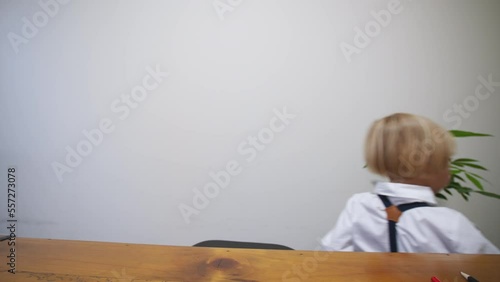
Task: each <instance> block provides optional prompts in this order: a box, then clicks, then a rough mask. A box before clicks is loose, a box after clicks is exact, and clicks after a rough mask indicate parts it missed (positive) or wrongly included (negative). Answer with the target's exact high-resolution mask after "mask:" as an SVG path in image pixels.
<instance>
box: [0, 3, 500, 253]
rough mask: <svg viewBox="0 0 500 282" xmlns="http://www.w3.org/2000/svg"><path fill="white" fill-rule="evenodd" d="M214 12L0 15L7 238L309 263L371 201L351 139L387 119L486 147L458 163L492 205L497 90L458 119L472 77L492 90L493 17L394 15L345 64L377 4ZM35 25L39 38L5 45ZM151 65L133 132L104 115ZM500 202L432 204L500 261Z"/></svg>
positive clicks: (491, 8)
mask: <svg viewBox="0 0 500 282" xmlns="http://www.w3.org/2000/svg"><path fill="white" fill-rule="evenodd" d="M46 1H48V0H42V2H43V3H44V2H46ZM221 1H222V2H221V3H226V0H221ZM213 3H214V2H212V1H211V0H210V1H96V0H94V1H76V0H75V1H70V2H69V3H67V4H57V8H58V11H57V12H54V13H53V14H52V15H51V16H48V17H47V19H48V21H47V22H46V23H43V20H44V19H43V15H42V14H40V13H38V14H36V13H37V12H39V11H43V10H42V8H41V6H40V5H39V4H38V1H18V0H2V1H1V2H0V34H1V36H2V37H1V38H2V39H1V40H0V62H1V63H0V128H1V135H0V168H1V170H2V172H1V173H0V183H2V184H1V186H0V187H4V188H5V187H6V183H7V179H6V176H7V175H6V170H7V168H8V167H9V166H11V165H14V166H15V167H16V168H17V173H16V177H17V184H18V188H17V189H18V190H17V196H16V200H17V218H18V219H19V223H18V230H17V232H18V233H17V236H21V237H41V238H59V239H78V240H98V241H118V242H136V243H151V244H174V245H192V244H194V243H196V242H199V241H202V240H206V239H214V238H219V239H233V240H247V241H263V242H275V243H281V244H285V245H289V246H291V247H293V248H297V249H312V248H314V247H315V246H317V242H316V239H317V238H319V237H321V236H322V235H324V234H325V233H326V232H327V231H328V230H329V229H330V228H331V227H332V226H333V225H334V223H335V220H336V218H337V216H338V215H339V213H340V211H341V209H342V208H343V206H344V203H345V201H346V199H347V198H348V197H349V196H350V195H352V194H353V193H356V192H362V191H369V190H370V189H371V185H370V181H371V180H372V179H375V178H376V177H375V176H373V175H370V174H369V173H368V172H367V171H366V170H364V169H363V168H362V167H363V164H364V162H363V158H362V143H363V138H364V135H365V133H366V130H367V128H368V126H369V124H370V123H371V122H372V121H373V120H374V119H376V118H380V117H382V116H384V115H387V114H390V113H393V112H412V113H417V114H421V115H425V116H428V117H430V118H432V119H434V120H436V121H437V122H439V123H440V124H442V125H443V126H446V127H447V128H450V129H451V128H453V127H458V128H459V129H463V130H475V131H481V132H488V133H492V134H494V135H495V136H497V137H495V138H489V139H471V140H463V141H461V142H460V144H459V145H460V147H459V152H460V155H463V156H467V157H474V158H478V159H480V160H481V162H482V163H483V164H484V165H485V166H487V167H488V168H490V171H489V172H488V173H486V174H485V177H486V178H487V179H488V180H489V181H490V182H491V183H492V184H491V185H488V186H487V189H489V190H491V191H493V192H496V193H500V188H499V186H498V183H500V150H499V149H500V139H499V138H500V123H499V121H500V112H499V111H498V109H499V108H500V98H499V97H498V94H499V92H500V88H498V84H497V86H496V89H494V90H495V92H493V93H492V94H491V95H490V97H489V98H487V99H485V100H481V101H479V104H478V105H477V109H474V110H471V111H467V112H466V113H465V114H468V116H467V117H465V115H464V116H463V117H461V116H460V115H459V114H458V113H457V112H453V106H454V105H458V104H462V102H463V101H464V99H472V98H467V97H469V96H473V95H474V91H475V89H476V86H477V85H478V84H479V81H478V78H477V77H478V76H483V77H488V75H489V74H492V75H493V80H494V81H500V53H499V52H498V50H500V36H499V34H498V28H499V27H500V18H499V17H498V12H499V11H500V5H499V2H498V1H440V2H439V3H437V2H435V1H413V2H412V1H404V0H402V1H401V2H400V4H399V8H398V9H400V12H399V13H398V14H393V15H392V17H391V21H390V22H389V23H388V24H387V25H386V26H385V27H382V28H381V30H380V32H379V33H378V34H377V35H375V36H374V38H372V39H371V41H370V42H369V44H367V46H366V47H365V48H360V50H359V54H354V55H352V56H351V57H350V59H351V62H350V63H348V61H347V58H346V56H344V54H343V52H342V51H341V48H340V45H341V43H342V42H345V43H347V44H354V43H353V41H354V38H355V35H356V32H355V31H354V28H355V27H360V28H362V29H364V28H365V25H366V24H367V23H369V22H370V21H373V16H372V15H371V14H370V12H371V11H380V10H382V9H387V5H388V3H389V1H347V0H346V1H242V2H241V3H240V2H238V1H232V3H233V4H235V7H232V8H231V10H228V11H225V12H224V13H223V14H222V17H223V18H224V19H223V20H222V19H221V17H219V15H218V13H217V11H216V10H215V8H214V6H213ZM215 3H217V2H215ZM239 3H240V4H239ZM238 4H239V5H238ZM55 7H56V6H51V7H50V8H52V10H55ZM34 15H38V16H39V17H40V18H38V20H39V21H42V22H41V23H40V22H39V24H42V25H43V24H45V25H44V26H42V27H40V28H38V30H37V31H36V32H33V31H31V34H30V33H29V32H30V31H29V30H26V31H25V33H26V34H25V35H28V36H29V37H31V38H25V39H24V41H23V42H24V43H19V42H20V41H16V42H17V43H12V42H11V39H9V33H15V34H17V35H18V36H23V37H24V36H25V35H23V26H24V25H26V24H25V22H24V21H23V17H26V18H27V20H28V21H30V22H33V16H34ZM35 27H36V26H35ZM12 36H13V35H12V34H11V35H10V37H12ZM17 40H19V37H18V38H17ZM16 48H17V49H18V50H17V51H18V52H17V53H16V52H15V49H16ZM157 66H158V68H159V69H160V70H161V71H162V72H168V73H169V76H168V77H167V78H160V80H162V81H161V83H158V85H157V87H156V88H155V89H153V90H151V91H149V92H148V94H147V97H146V98H145V99H144V100H143V101H142V102H140V103H138V104H137V105H136V108H135V109H132V110H131V112H130V115H128V116H126V117H125V115H124V112H121V111H117V110H116V109H115V111H113V110H112V109H111V106H112V105H113V103H118V104H115V106H117V105H118V106H122V107H123V105H124V104H122V102H120V101H119V100H118V102H114V101H115V100H116V99H120V95H122V94H126V95H128V94H130V93H131V91H132V89H134V87H136V86H140V85H142V81H143V79H144V78H145V77H147V76H148V72H147V71H146V68H147V67H151V68H153V69H154V68H156V67H157ZM153 82H154V81H148V83H150V84H152V83H153ZM134 91H135V90H134ZM471 101H472V100H471ZM471 105H472V104H471ZM285 107H286V110H287V111H288V112H289V113H291V114H293V115H295V118H293V119H291V120H290V122H289V124H288V125H287V126H286V127H284V129H283V130H282V131H281V132H276V133H275V134H274V138H273V140H272V141H271V142H270V143H269V144H265V148H261V149H262V150H261V151H258V152H257V154H256V156H255V158H254V159H251V155H250V153H249V152H246V153H243V154H242V153H240V152H238V150H237V149H238V147H239V146H240V144H242V142H245V140H246V139H247V137H248V136H255V135H257V134H258V133H259V131H260V130H262V129H263V128H266V127H269V123H270V121H273V117H274V116H275V113H274V109H276V110H279V111H281V110H282V109H283V108H285ZM469 109H470V105H469ZM448 110H451V112H449V113H447V111H448ZM445 115H449V116H448V117H447V118H445ZM120 117H122V118H123V120H122V119H120ZM106 119H108V122H109V123H110V124H111V126H113V128H114V130H113V131H112V132H109V133H105V134H103V138H102V141H101V142H100V143H99V144H98V145H97V146H93V147H92V149H91V150H92V151H91V152H90V153H89V154H88V156H85V157H83V158H82V160H81V163H80V164H78V165H76V166H75V167H74V168H71V167H70V166H69V165H68V169H71V170H72V171H71V172H66V173H63V174H62V176H61V177H62V182H60V181H59V180H58V178H57V175H56V173H55V172H54V169H53V163H54V162H58V163H60V164H61V165H67V163H66V161H65V157H66V155H67V150H66V149H65V147H66V146H69V147H71V148H73V149H75V148H76V146H77V145H78V144H79V143H82V142H84V140H86V137H85V136H84V134H83V133H82V131H83V130H87V131H89V130H92V129H95V128H98V127H99V123H100V122H101V121H103V120H106ZM458 119H460V121H461V122H460V124H458V122H457V120H458ZM277 125H279V124H277ZM267 133H269V132H267ZM263 134H265V133H263ZM264 137H266V136H264ZM82 144H83V143H82ZM242 146H245V147H244V148H243V149H244V150H249V149H248V148H250V147H249V145H248V146H247V145H242ZM248 158H249V159H250V160H247V159H248ZM231 161H235V162H237V163H238V164H239V169H240V170H241V173H239V174H238V175H235V176H232V177H231V179H230V184H229V185H228V186H227V187H226V188H224V189H222V190H221V191H220V192H219V193H218V195H217V196H215V197H214V198H213V199H209V204H208V206H207V207H206V208H204V209H202V210H201V211H199V213H198V214H196V215H192V216H191V217H190V223H186V221H185V220H184V219H183V216H182V214H181V212H180V211H179V206H180V205H181V204H182V203H184V204H187V205H191V206H192V205H193V203H192V200H193V197H194V195H195V194H194V192H193V189H194V188H197V189H200V190H202V189H203V187H204V186H205V185H206V184H207V183H210V182H211V178H210V176H209V173H210V172H212V171H214V172H215V171H219V170H222V169H224V168H225V166H226V165H227V164H228V162H231ZM4 188H2V189H0V190H1V191H3V192H1V193H0V203H2V204H1V205H0V206H1V207H0V208H1V209H0V219H1V220H2V224H3V225H6V220H7V207H6V202H7V199H6V198H7V192H6V189H4ZM498 203H499V202H498V200H492V199H486V198H485V197H482V196H473V197H472V199H471V201H470V202H464V201H463V200H462V199H461V198H459V197H458V196H456V197H455V198H454V199H453V200H451V201H448V202H443V204H444V205H448V206H451V207H453V208H456V209H458V210H460V211H461V212H463V213H465V214H466V215H467V216H468V217H469V218H470V219H471V220H473V221H474V222H475V223H476V224H477V226H478V228H480V229H481V230H482V231H483V232H484V233H485V235H486V236H487V237H488V238H489V239H490V240H492V241H493V242H494V243H495V244H496V245H497V246H500V229H499V226H500V224H499V220H498V217H496V215H498V214H499V213H500V205H499V204H498ZM0 233H5V232H0Z"/></svg>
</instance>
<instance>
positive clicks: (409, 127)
mask: <svg viewBox="0 0 500 282" xmlns="http://www.w3.org/2000/svg"><path fill="white" fill-rule="evenodd" d="M455 147H456V145H455V140H454V138H453V136H452V135H451V134H450V133H449V132H448V131H447V130H446V129H444V128H442V127H441V126H439V125H438V124H436V123H435V122H433V121H432V120H430V119H428V118H425V117H421V116H417V115H412V114H407V113H396V114H392V115H390V116H387V117H385V118H382V119H379V120H377V121H375V122H374V123H373V124H372V126H371V128H370V129H369V131H368V135H367V136H366V140H365V161H366V165H367V167H368V169H370V170H371V171H373V172H375V173H377V174H380V175H382V176H387V177H389V178H391V179H393V178H394V179H397V178H400V179H401V178H402V179H412V178H415V177H419V176H421V175H424V174H427V173H435V172H439V171H442V170H443V169H445V168H447V167H448V164H449V161H450V157H451V156H452V155H453V154H454V152H455Z"/></svg>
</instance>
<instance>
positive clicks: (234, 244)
mask: <svg viewBox="0 0 500 282" xmlns="http://www.w3.org/2000/svg"><path fill="white" fill-rule="evenodd" d="M193 247H211V248H240V249H266V250H293V249H292V248H290V247H287V246H283V245H278V244H268V243H254V242H239V241H226V240H208V241H203V242H200V243H197V244H195V245H193Z"/></svg>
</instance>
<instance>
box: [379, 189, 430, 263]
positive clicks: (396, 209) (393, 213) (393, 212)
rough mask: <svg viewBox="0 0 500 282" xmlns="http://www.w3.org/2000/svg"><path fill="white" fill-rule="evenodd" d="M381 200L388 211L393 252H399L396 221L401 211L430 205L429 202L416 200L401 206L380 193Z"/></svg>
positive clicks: (390, 241)
mask: <svg viewBox="0 0 500 282" xmlns="http://www.w3.org/2000/svg"><path fill="white" fill-rule="evenodd" d="M378 197H379V198H380V200H382V202H383V203H384V206H385V208H386V209H385V210H386V212H387V221H388V223H389V247H390V249H391V253H397V252H398V243H397V240H396V235H397V230H396V223H397V222H398V219H399V217H400V216H401V213H402V212H404V211H407V210H411V209H413V208H419V207H428V206H429V204H427V203H424V202H415V203H408V204H401V205H399V206H394V205H393V204H392V203H391V201H390V200H389V198H388V197H387V196H385V195H378Z"/></svg>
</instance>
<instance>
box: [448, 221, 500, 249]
mask: <svg viewBox="0 0 500 282" xmlns="http://www.w3.org/2000/svg"><path fill="white" fill-rule="evenodd" d="M453 244H454V245H455V248H454V249H455V252H457V253H462V254H500V250H499V249H498V248H497V247H496V246H495V245H493V244H492V243H491V242H490V241H489V240H488V239H486V237H484V236H483V234H482V233H481V231H479V230H478V229H477V228H476V226H474V224H473V223H472V222H470V221H469V219H467V218H466V217H465V216H464V215H462V214H461V213H459V216H458V221H457V229H456V234H455V236H453Z"/></svg>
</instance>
